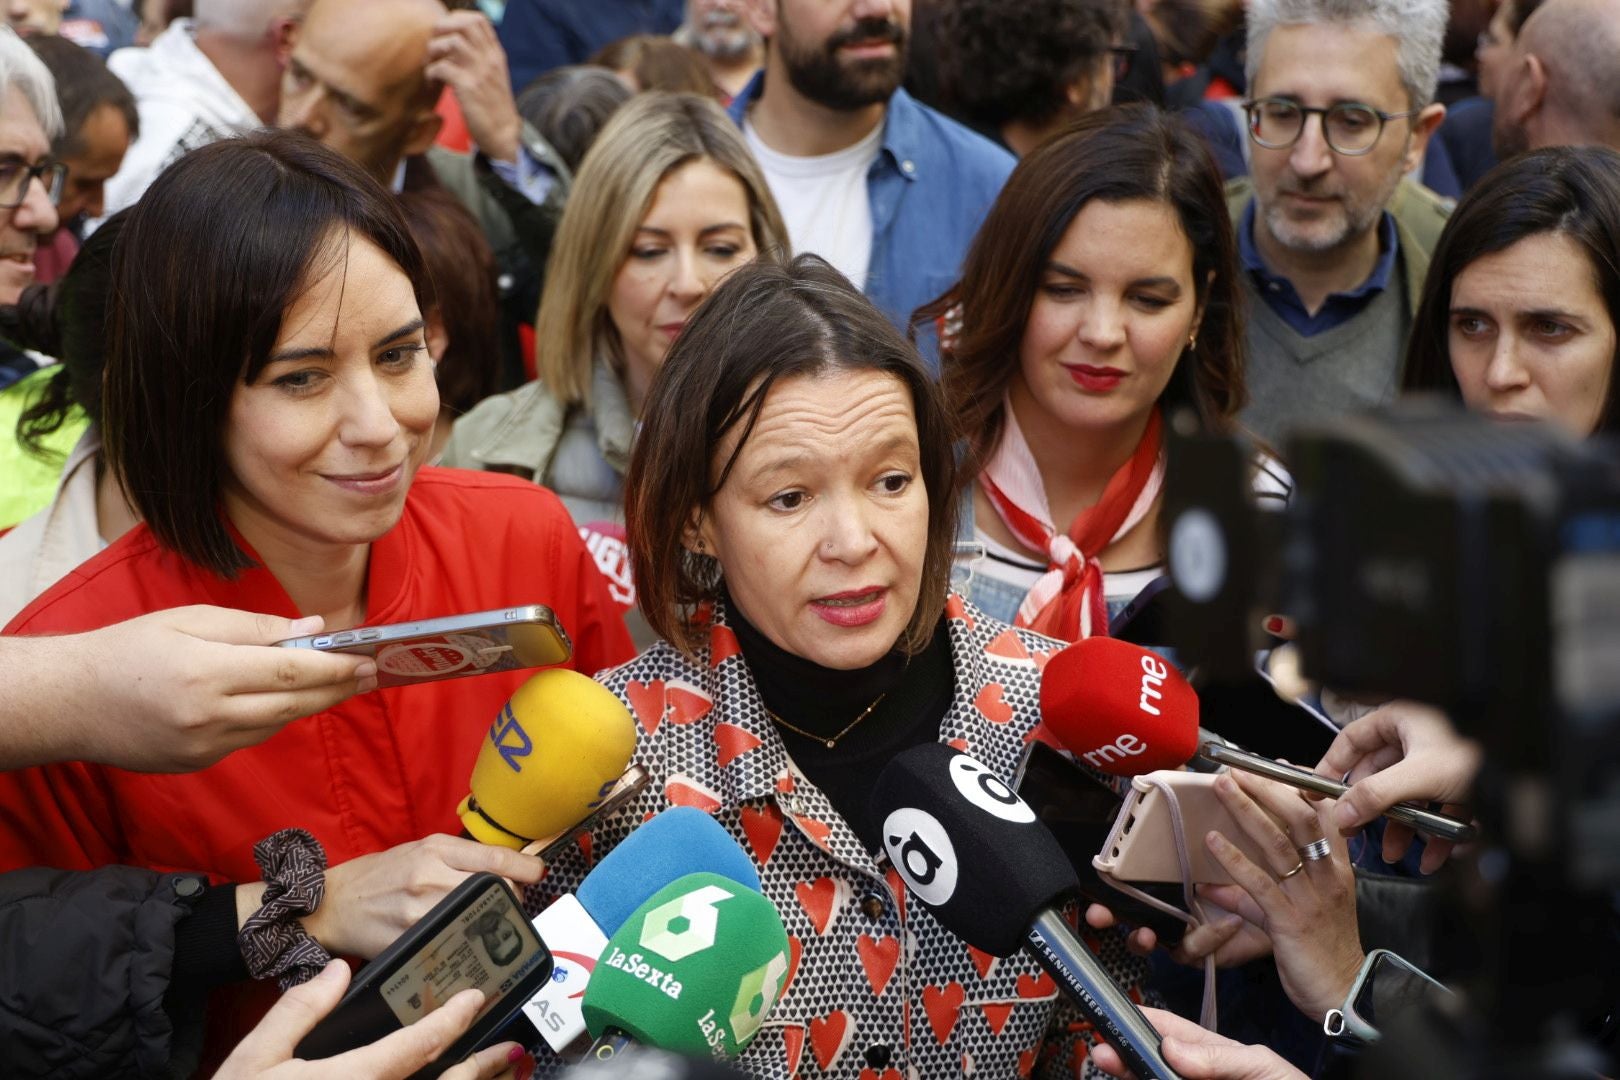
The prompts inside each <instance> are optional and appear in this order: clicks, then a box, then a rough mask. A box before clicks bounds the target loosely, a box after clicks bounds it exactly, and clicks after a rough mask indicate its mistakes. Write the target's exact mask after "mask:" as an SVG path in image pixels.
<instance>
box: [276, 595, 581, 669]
mask: <svg viewBox="0 0 1620 1080" xmlns="http://www.w3.org/2000/svg"><path fill="white" fill-rule="evenodd" d="M276 644H277V645H279V646H281V647H282V648H284V649H318V650H320V651H321V652H343V653H363V654H364V655H366V656H372V657H376V659H377V685H378V686H410V685H412V684H414V683H423V682H433V681H434V680H436V679H459V678H462V677H463V676H466V675H489V674H492V673H494V672H497V671H517V670H519V669H521V668H531V667H549V666H551V665H552V664H561V663H563V662H564V661H565V660H567V659H568V658H569V657H570V656H572V655H573V654H574V646H573V643H572V642H570V641H569V640H568V634H567V633H566V632H565V631H564V630H563V628H562V626H561V625H560V624H559V623H558V622H557V616H555V615H553V614H552V612H551V609H550V608H548V607H546V606H545V605H544V604H528V605H525V606H523V607H509V608H496V609H495V610H494V611H475V612H473V613H472V614H470V615H450V616H446V617H445V618H442V619H421V620H418V621H417V622H407V623H392V624H390V625H388V626H360V627H356V628H355V629H353V630H339V631H337V632H336V633H331V634H312V635H310V636H309V637H299V638H288V639H287V640H286V641H278V642H276Z"/></svg>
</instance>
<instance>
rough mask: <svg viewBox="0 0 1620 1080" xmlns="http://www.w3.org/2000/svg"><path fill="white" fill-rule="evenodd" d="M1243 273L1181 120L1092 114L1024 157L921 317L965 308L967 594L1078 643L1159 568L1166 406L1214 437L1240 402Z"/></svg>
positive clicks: (957, 404)
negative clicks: (949, 285)
mask: <svg viewBox="0 0 1620 1080" xmlns="http://www.w3.org/2000/svg"><path fill="white" fill-rule="evenodd" d="M1237 272H1238V269H1237V261H1236V254H1235V246H1234V241H1233V239H1232V229H1231V224H1230V221H1229V219H1228V217H1227V211H1226V205H1225V202H1224V201H1223V198H1222V191H1221V180H1220V174H1219V172H1218V171H1217V169H1216V167H1215V164H1214V162H1213V160H1212V159H1211V158H1210V156H1209V153H1208V151H1207V150H1206V149H1205V148H1204V146H1203V143H1202V142H1201V140H1200V139H1199V137H1198V136H1197V135H1196V134H1194V133H1193V132H1192V131H1191V130H1190V129H1188V128H1186V127H1184V126H1183V125H1182V124H1181V123H1180V122H1179V121H1177V120H1174V119H1172V118H1170V117H1168V116H1167V115H1165V114H1163V113H1160V112H1158V111H1156V110H1154V109H1152V108H1150V107H1146V106H1135V107H1130V108H1123V109H1114V110H1109V111H1107V112H1102V113H1095V114H1092V115H1090V116H1088V117H1085V118H1084V119H1082V120H1081V121H1080V122H1079V123H1077V124H1076V125H1075V126H1073V127H1071V128H1070V129H1069V130H1068V131H1067V132H1065V133H1064V134H1063V135H1061V136H1059V137H1057V138H1054V139H1051V140H1049V141H1048V142H1046V143H1045V144H1043V145H1042V146H1041V147H1040V148H1039V149H1037V150H1036V151H1035V152H1033V153H1032V154H1030V155H1029V156H1027V157H1025V158H1024V159H1023V160H1022V161H1021V162H1020V163H1019V165H1018V168H1017V169H1016V170H1014V172H1013V174H1012V176H1011V177H1010V178H1009V179H1008V181H1007V185H1006V187H1004V188H1003V189H1002V192H1001V195H1000V197H999V198H998V199H997V200H996V204H995V206H994V207H992V209H991V211H990V214H989V216H988V217H987V218H986V220H985V224H984V228H982V229H980V230H979V235H978V238H977V239H976V240H975V241H974V246H973V248H972V250H971V251H970V252H969V253H968V258H967V262H966V263H965V264H964V266H963V270H962V280H961V282H960V284H958V285H957V286H956V287H955V288H954V289H952V290H951V291H950V292H949V293H947V294H946V295H945V296H944V297H942V298H941V299H940V300H938V301H936V302H935V303H934V304H932V305H930V307H928V308H925V309H924V310H923V311H922V312H919V316H918V317H919V318H920V319H928V318H936V317H939V316H940V315H942V314H944V313H945V312H948V311H952V310H953V309H959V310H960V312H961V325H960V328H959V329H958V330H957V331H956V333H955V334H954V335H953V336H952V339H951V341H950V342H949V343H948V347H947V349H946V350H945V353H944V364H943V386H944V391H945V398H946V403H947V407H948V408H949V410H950V412H951V414H952V416H953V417H954V418H955V419H956V420H957V421H958V422H959V423H960V424H961V430H962V431H964V432H965V433H966V434H967V455H966V461H965V466H966V467H965V471H964V475H963V482H964V487H965V490H966V491H967V492H968V494H969V496H970V497H969V498H966V499H964V510H965V511H966V512H967V515H966V516H968V517H969V519H970V521H969V523H968V526H967V527H965V528H964V529H963V536H962V539H963V540H964V542H965V543H964V544H963V545H962V546H964V547H967V548H970V549H971V557H963V558H962V559H961V562H960V566H959V572H958V577H957V579H956V587H957V588H959V589H960V590H961V591H962V593H963V595H965V596H967V597H968V598H969V599H972V600H973V601H974V603H976V604H979V605H980V606H982V607H983V608H984V609H985V610H986V611H988V612H990V613H991V614H993V615H995V616H996V617H998V618H1002V619H1006V620H1007V621H1009V622H1015V623H1016V625H1019V626H1028V627H1031V628H1033V629H1036V630H1040V631H1041V632H1042V633H1046V634H1049V635H1051V636H1053V637H1059V638H1062V639H1064V640H1067V641H1073V640H1076V639H1078V638H1081V637H1085V636H1088V635H1090V634H1095V633H1103V632H1106V629H1107V625H1108V618H1109V616H1110V615H1111V614H1112V613H1114V612H1115V611H1117V610H1118V609H1119V608H1120V607H1123V606H1124V604H1125V603H1127V602H1128V601H1129V600H1130V599H1131V598H1132V597H1133V596H1135V595H1136V594H1137V593H1138V592H1139V591H1140V590H1141V589H1142V588H1143V587H1144V586H1146V585H1147V584H1148V583H1149V582H1150V581H1152V579H1154V578H1155V577H1157V576H1158V575H1159V574H1160V573H1161V567H1162V564H1163V561H1164V544H1163V540H1162V537H1161V535H1160V529H1159V516H1158V515H1159V502H1160V493H1161V491H1162V490H1163V486H1164V450H1163V433H1164V424H1165V420H1166V414H1167V412H1168V411H1169V410H1171V409H1174V408H1176V407H1178V406H1181V407H1189V408H1191V409H1192V410H1193V411H1194V412H1195V413H1196V414H1197V415H1198V417H1199V419H1200V420H1201V421H1202V422H1203V423H1204V424H1205V425H1206V426H1207V427H1209V428H1210V429H1213V430H1217V431H1221V430H1227V429H1229V428H1231V426H1232V424H1233V417H1234V416H1235V414H1236V413H1237V411H1238V409H1239V407H1240V406H1241V405H1242V403H1243V398H1244V390H1243V332H1242V320H1241V312H1240V300H1239V296H1238V291H1237V282H1236V274H1237ZM1258 486H1259V487H1260V489H1261V490H1262V491H1267V492H1271V493H1276V494H1279V495H1280V494H1281V492H1282V491H1283V485H1282V484H1281V483H1280V482H1272V483H1267V484H1262V485H1258Z"/></svg>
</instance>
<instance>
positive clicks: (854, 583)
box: [530, 255, 1135, 1080]
mask: <svg viewBox="0 0 1620 1080" xmlns="http://www.w3.org/2000/svg"><path fill="white" fill-rule="evenodd" d="M642 416H643V425H642V429H641V433H640V435H639V436H638V438H637V440H636V445H635V448H634V450H633V451H632V453H631V458H630V468H629V472H628V474H627V476H626V485H625V500H626V506H625V509H626V519H627V522H628V528H629V532H630V551H631V553H632V559H633V560H634V570H635V575H636V580H637V581H638V582H642V583H644V584H643V585H642V587H641V588H639V589H638V590H637V602H638V604H639V605H640V608H641V611H642V613H643V614H644V615H645V616H646V619H647V622H648V623H649V624H650V625H652V626H653V627H655V628H656V629H657V630H658V631H659V633H660V634H662V635H663V637H664V641H662V642H660V643H658V644H655V645H653V646H652V647H651V648H650V649H649V650H648V651H647V652H645V653H644V654H642V655H641V656H640V657H638V658H637V659H635V660H633V661H631V662H630V663H628V664H626V665H624V666H623V667H620V668H617V669H616V670H613V671H609V672H604V673H602V674H601V675H600V676H598V678H599V680H600V681H601V682H602V683H603V684H604V685H606V686H607V687H608V688H609V689H610V690H612V691H613V692H614V693H615V694H618V695H619V696H620V697H621V698H622V699H623V700H624V702H625V704H626V705H627V706H628V707H629V708H630V709H631V711H632V712H633V713H634V714H635V716H636V718H637V720H638V722H639V724H640V728H641V730H640V731H639V732H638V745H637V750H636V760H638V761H640V762H641V763H643V764H645V765H646V766H647V767H648V768H649V769H650V770H651V771H652V772H653V774H654V777H655V780H654V783H653V784H651V785H650V786H649V787H648V788H647V789H646V790H645V791H644V792H643V793H642V794H641V795H640V796H639V797H638V798H637V799H636V800H635V801H634V802H633V804H632V805H631V806H629V807H628V808H627V809H625V810H624V811H623V812H621V813H620V814H619V815H617V816H616V817H614V818H612V819H611V820H610V821H609V822H608V823H606V824H605V825H604V826H603V827H601V828H599V829H597V830H596V831H595V834H594V838H595V843H594V845H593V855H594V856H595V857H596V858H598V859H599V858H600V857H601V853H602V852H603V850H605V849H606V848H609V847H611V846H612V845H614V844H617V843H618V842H619V841H620V840H622V839H623V838H624V837H625V836H626V835H627V834H628V833H629V832H630V830H631V829H632V828H634V827H635V826H636V825H638V824H640V822H641V821H642V820H643V818H644V816H645V815H647V814H649V813H652V812H655V811H658V810H661V809H663V808H665V807H667V806H671V805H687V806H697V807H701V808H702V809H704V810H706V811H708V812H709V813H711V814H713V815H714V817H715V819H716V820H717V821H719V822H720V823H721V824H722V825H724V826H725V827H726V828H727V829H728V830H729V831H730V832H731V833H732V834H733V835H734V836H735V837H736V839H737V841H738V843H740V844H742V845H743V848H744V850H746V851H747V852H748V853H749V854H750V855H751V856H752V857H753V859H754V860H755V862H756V863H757V865H758V869H759V875H760V879H761V881H762V883H763V887H764V891H765V895H766V896H768V897H769V898H770V899H771V900H772V902H774V903H775V905H776V907H777V909H778V910H779V911H780V912H781V914H782V918H783V921H784V922H785V923H786V925H787V929H788V933H789V934H790V935H792V938H793V939H794V941H795V942H797V943H798V947H799V955H798V956H797V958H796V959H797V963H796V967H795V968H794V969H793V970H792V972H790V974H789V975H788V977H787V983H786V987H785V990H784V991H783V996H782V998H781V1000H780V1001H779V1002H778V1003H777V1004H776V1006H775V1008H774V1010H773V1011H772V1013H771V1016H770V1019H769V1021H768V1022H767V1024H766V1026H765V1027H764V1029H763V1030H762V1031H761V1032H760V1034H759V1036H758V1037H757V1038H756V1040H755V1041H754V1042H753V1044H752V1045H751V1046H750V1047H749V1048H748V1050H747V1051H746V1052H745V1053H744V1054H743V1056H742V1058H741V1059H740V1062H739V1064H740V1065H741V1067H742V1068H743V1070H744V1071H745V1072H747V1073H748V1074H749V1075H752V1076H771V1077H788V1076H791V1075H794V1074H795V1073H799V1074H805V1075H807V1074H809V1073H810V1072H811V1071H815V1072H816V1075H818V1076H820V1075H825V1076H829V1077H837V1078H843V1080H857V1078H858V1077H859V1076H861V1075H862V1074H863V1072H868V1071H870V1072H885V1071H886V1070H893V1071H896V1072H898V1073H900V1074H904V1075H913V1076H917V1075H920V1076H926V1077H941V1076H956V1075H959V1074H960V1071H961V1069H962V1062H963V1060H964V1059H966V1058H968V1057H971V1059H972V1060H973V1061H974V1062H975V1064H976V1068H977V1071H978V1072H979V1074H980V1075H984V1076H1014V1075H1029V1069H1030V1068H1032V1067H1033V1066H1034V1062H1035V1059H1036V1057H1037V1056H1038V1055H1046V1056H1047V1059H1048V1060H1049V1062H1050V1064H1051V1068H1053V1069H1055V1070H1056V1071H1057V1073H1061V1074H1062V1075H1072V1072H1071V1071H1066V1070H1069V1069H1070V1068H1071V1067H1072V1061H1073V1058H1072V1054H1073V1045H1074V1038H1073V1036H1072V1035H1070V1034H1069V1032H1068V1027H1067V1021H1068V1020H1072V1019H1075V1017H1074V1015H1073V1014H1072V1013H1070V1012H1068V1011H1067V1010H1066V1009H1065V1008H1064V1007H1060V1006H1059V1004H1058V1000H1057V998H1058V994H1057V988H1056V986H1055V985H1054V984H1053V983H1052V981H1051V980H1050V979H1049V978H1048V977H1046V976H1044V975H1042V974H1041V973H1040V970H1039V968H1038V967H1036V966H1035V965H1034V963H1033V962H1031V961H1030V960H1029V959H1028V958H1027V957H1023V956H1014V957H1010V958H1007V959H1003V960H996V959H993V958H992V957H989V956H987V955H985V954H982V953H978V954H976V953H973V952H972V951H971V950H970V949H968V947H967V946H966V945H964V944H963V943H962V942H961V941H960V940H959V939H957V938H955V937H953V936H951V935H950V934H949V933H948V932H946V931H945V930H943V929H942V928H941V927H940V926H939V924H938V923H936V922H935V921H934V920H933V917H932V916H930V915H929V914H927V913H926V911H924V910H923V909H922V908H920V907H919V906H918V905H917V904H916V903H915V902H911V901H908V900H907V899H906V897H905V896H904V888H903V886H902V884H901V883H900V880H899V878H898V877H897V876H896V875H895V874H894V871H893V870H892V869H888V868H887V864H886V863H880V861H879V859H878V858H877V857H875V856H874V852H881V850H882V846H881V839H880V836H879V829H880V825H881V822H879V821H876V820H874V819H873V817H872V813H871V808H870V806H869V803H868V799H869V798H870V795H871V789H872V786H873V783H874V781H875V779H876V777H877V774H878V772H879V770H881V768H882V767H883V766H884V765H885V764H886V763H887V762H888V761H889V759H890V758H892V757H893V756H894V755H895V754H897V753H900V752H901V751H903V750H905V749H907V748H908V747H911V746H915V745H919V744H923V743H932V742H950V743H952V744H953V745H958V746H964V747H966V749H967V750H968V752H970V753H972V754H973V755H974V756H976V757H978V758H979V759H980V760H982V761H984V762H986V763H988V764H990V765H991V766H992V767H994V768H995V769H997V770H998V771H999V772H1001V773H1002V774H1003V775H1009V776H1010V775H1011V774H1012V771H1013V768H1014V766H1015V765H1016V763H1017V761H1018V757H1019V755H1020V754H1021V753H1022V752H1023V749H1024V746H1025V743H1026V741H1027V740H1028V739H1029V738H1030V737H1031V733H1032V732H1033V731H1034V729H1035V727H1036V725H1037V723H1038V722H1039V708H1038V704H1039V703H1038V693H1039V676H1038V674H1037V669H1036V666H1035V660H1036V658H1038V657H1040V656H1041V655H1042V654H1044V653H1049V652H1050V651H1051V650H1053V649H1056V648H1057V647H1058V643H1057V642H1055V641H1052V640H1050V639H1046V638H1042V637H1040V636H1039V635H1037V634H1032V633H1029V632H1027V631H1020V630H1013V629H1011V628H1010V627H1008V626H1006V625H1005V624H1003V623H999V622H997V621H996V620H994V619H992V618H990V617H988V616H986V615H985V614H984V613H982V612H980V611H977V610H975V609H974V608H973V607H971V606H970V605H968V604H966V603H964V602H963V601H962V600H961V598H960V597H955V596H951V595H950V594H949V592H948V591H947V589H948V586H947V580H948V576H949V572H950V560H951V548H952V537H953V535H954V526H955V503H956V500H955V493H954V481H955V465H954V458H953V454H952V435H951V426H950V425H949V423H948V422H947V418H946V415H945V413H944V411H943V409H942V407H941V404H940V397H939V393H938V390H937V389H936V387H935V385H934V384H933V382H932V381H931V380H930V378H929V376H928V374H927V371H926V369H925V368H924V367H923V365H922V361H921V359H920V358H919V357H918V356H917V354H916V352H915V350H913V349H912V348H911V347H910V346H909V345H908V344H907V343H906V341H905V339H904V338H903V337H902V336H901V335H900V334H899V333H898V332H897V331H896V330H895V329H894V328H893V327H892V326H891V324H890V323H889V322H888V321H887V320H886V319H885V318H884V316H883V315H882V314H881V313H880V312H879V311H878V310H877V309H876V308H874V307H873V306H872V305H871V303H870V302H869V301H867V300H866V299H865V298H864V297H862V296H861V295H860V293H859V292H858V291H856V289H855V288H854V287H853V286H851V285H850V284H849V282H848V281H847V280H846V279H845V278H844V277H843V276H842V275H840V274H839V273H838V272H837V271H835V270H833V269H832V268H831V267H829V266H828V265H827V264H826V263H825V262H823V261H822V260H821V259H819V258H817V257H815V256H811V255H806V256H801V257H800V258H797V259H795V260H793V261H792V262H791V263H790V264H788V265H787V266H780V265H773V264H771V263H769V262H763V261H761V262H755V263H752V264H750V265H748V266H744V267H741V268H739V269H737V270H736V271H734V272H733V273H732V274H731V275H730V276H729V277H727V278H726V279H725V280H724V281H722V282H721V283H720V284H719V285H718V286H716V287H715V290H714V292H713V293H711V294H710V295H709V297H708V299H707V300H705V301H704V303H703V305H702V306H701V307H699V308H698V310H697V311H696V312H695V313H694V314H693V316H692V318H691V320H690V321H689V322H688V323H687V324H686V328H685V330H684V331H683V332H682V334H681V336H680V337H679V338H678V339H677V340H676V342H675V344H674V346H673V347H672V348H671V349H670V351H669V353H668V355H667V357H666V358H665V360H664V363H663V365H662V366H661V367H660V369H659V371H658V374H657V375H656V376H655V377H654V379H653V383H652V386H651V388H650V390H649V394H648V398H647V403H646V407H645V409H644V411H643V413H642ZM588 870H589V863H588V862H587V861H586V860H585V858H584V856H583V855H582V854H581V853H580V852H578V851H571V852H569V853H567V854H566V855H564V856H562V857H560V858H559V859H557V860H556V861H555V862H553V863H552V865H551V873H550V874H549V875H548V876H547V878H546V880H545V882H544V883H543V884H542V885H541V886H540V887H539V888H538V889H532V890H530V900H531V901H543V900H545V899H548V898H549V897H550V896H551V895H553V894H560V893H563V892H567V891H569V890H571V889H573V888H574V887H576V886H577V885H578V884H579V882H580V880H581V879H582V878H583V877H584V875H585V874H586V873H587V871H588ZM530 906H532V904H531V905H530ZM1105 955H1107V956H1108V957H1109V960H1110V963H1112V964H1113V965H1114V966H1116V967H1117V966H1119V965H1120V964H1127V965H1128V964H1131V963H1134V962H1135V961H1134V960H1132V959H1130V958H1129V957H1127V956H1126V955H1125V953H1124V950H1123V949H1122V948H1119V947H1118V944H1117V942H1115V947H1114V949H1113V952H1112V953H1107V954H1105ZM964 1002H967V1004H964ZM1060 1014H1061V1017H1060ZM812 1062H813V1063H814V1070H812V1066H811V1063H812ZM1021 1062H1022V1065H1021V1064H1020V1063H1021ZM1021 1070H1022V1071H1021Z"/></svg>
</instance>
